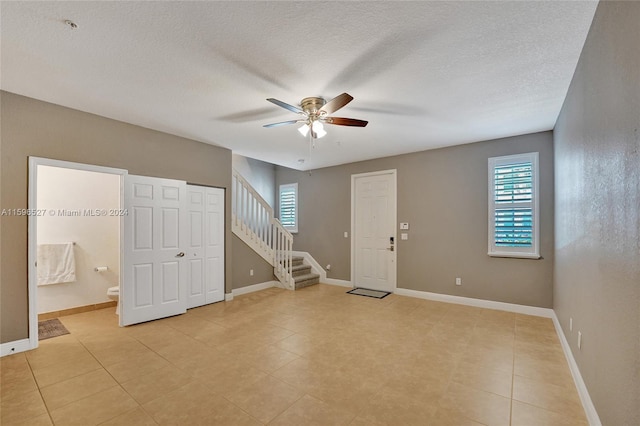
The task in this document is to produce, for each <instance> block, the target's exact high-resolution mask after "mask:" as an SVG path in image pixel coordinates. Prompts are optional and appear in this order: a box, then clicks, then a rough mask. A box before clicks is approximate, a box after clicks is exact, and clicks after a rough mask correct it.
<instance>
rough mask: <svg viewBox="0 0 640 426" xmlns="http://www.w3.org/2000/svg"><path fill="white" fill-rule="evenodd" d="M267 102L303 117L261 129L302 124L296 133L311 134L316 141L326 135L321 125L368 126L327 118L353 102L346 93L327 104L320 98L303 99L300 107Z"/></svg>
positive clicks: (345, 119)
mask: <svg viewBox="0 0 640 426" xmlns="http://www.w3.org/2000/svg"><path fill="white" fill-rule="evenodd" d="M267 100H268V101H269V102H271V103H273V104H276V105H278V106H279V107H282V108H284V109H288V110H289V111H292V112H295V113H296V114H300V115H303V116H304V118H301V119H298V120H289V121H282V122H279V123H271V124H265V125H264V126H262V127H277V126H284V125H287V124H296V123H304V124H303V125H302V127H300V128H299V129H298V131H299V132H300V133H301V134H302V135H303V136H307V134H308V133H309V132H311V137H312V138H313V139H318V138H321V137H323V136H324V135H326V134H327V132H326V131H325V130H324V127H323V123H326V124H333V125H336V126H354V127H365V126H366V125H367V124H368V121H364V120H356V119H355V118H343V117H329V115H330V114H333V113H334V112H336V111H337V110H339V109H340V108H342V107H343V106H345V105H346V104H348V103H349V102H351V101H352V100H353V96H351V95H349V94H348V93H343V94H341V95H338V96H336V97H335V98H333V99H331V100H330V101H329V102H327V101H326V100H325V99H324V98H320V97H310V98H304V99H303V100H301V101H300V107H297V106H293V105H289V104H287V103H285V102H282V101H279V100H277V99H274V98H269V99H267Z"/></svg>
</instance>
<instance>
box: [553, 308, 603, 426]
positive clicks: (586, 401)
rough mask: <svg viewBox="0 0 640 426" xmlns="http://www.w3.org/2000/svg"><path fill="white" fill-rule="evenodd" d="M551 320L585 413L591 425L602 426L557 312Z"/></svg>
mask: <svg viewBox="0 0 640 426" xmlns="http://www.w3.org/2000/svg"><path fill="white" fill-rule="evenodd" d="M551 319H553V325H554V326H555V327H556V333H558V338H559V339H560V345H561V346H562V350H563V351H564V356H565V357H566V358H567V362H568V363H569V370H571V375H572V376H573V381H574V383H575V384H576V388H577V389H578V395H579V396H580V401H581V402H582V407H583V408H584V412H585V414H586V415H587V420H588V421H589V425H591V426H602V422H601V421H600V417H599V416H598V412H597V411H596V407H595V406H594V405H593V401H591V396H589V391H588V390H587V385H586V384H585V383H584V380H582V374H580V369H579V368H578V363H576V360H575V358H574V357H573V352H571V347H570V346H569V342H567V337H566V336H565V335H564V331H563V330H562V327H561V326H560V321H559V320H558V317H557V315H556V313H555V312H553V316H552V317H551Z"/></svg>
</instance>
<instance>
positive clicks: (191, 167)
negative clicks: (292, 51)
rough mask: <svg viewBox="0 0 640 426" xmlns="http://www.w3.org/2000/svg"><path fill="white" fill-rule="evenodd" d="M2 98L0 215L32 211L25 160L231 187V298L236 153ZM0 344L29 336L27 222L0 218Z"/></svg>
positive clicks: (228, 271)
mask: <svg viewBox="0 0 640 426" xmlns="http://www.w3.org/2000/svg"><path fill="white" fill-rule="evenodd" d="M0 93H1V99H0V102H1V120H2V129H1V134H0V137H1V140H2V142H1V143H2V146H1V148H2V158H1V171H0V178H1V198H0V208H3V209H10V208H27V189H28V182H27V176H28V175H27V173H28V170H27V169H28V157H29V156H37V157H46V158H53V159H57V160H66V161H74V162H78V163H86V164H95V165H99V166H108V167H117V168H122V169H127V170H129V172H130V173H131V174H137V175H145V176H156V177H164V178H171V179H181V180H186V181H188V182H190V183H196V184H202V185H210V186H217V187H222V188H226V189H227V190H226V202H227V208H226V212H225V213H226V223H225V230H226V232H225V234H226V235H225V247H226V248H225V253H226V265H225V266H226V283H225V287H226V291H227V292H229V291H231V282H232V281H231V232H230V224H231V211H230V206H231V202H230V199H231V190H230V188H231V151H229V150H227V149H224V148H219V147H215V146H211V145H207V144H204V143H200V142H196V141H193V140H189V139H184V138H181V137H177V136H173V135H169V134H166V133H161V132H156V131H153V130H149V129H145V128H142V127H138V126H133V125H130V124H126V123H123V122H119V121H115V120H110V119H108V118H104V117H99V116H96V115H93V114H88V113H84V112H81V111H77V110H72V109H69V108H64V107H61V106H58V105H53V104H50V103H46V102H40V101H37V100H35V99H30V98H26V97H23V96H18V95H15V94H12V93H7V92H0ZM0 228H1V229H2V243H1V246H2V258H1V260H0V267H1V271H0V295H1V297H2V299H1V300H0V311H1V314H0V315H1V316H0V323H1V328H0V337H1V341H2V343H5V342H10V341H15V340H20V339H25V338H27V337H28V297H27V289H28V286H27V218H26V217H11V216H5V217H2V222H1V224H0Z"/></svg>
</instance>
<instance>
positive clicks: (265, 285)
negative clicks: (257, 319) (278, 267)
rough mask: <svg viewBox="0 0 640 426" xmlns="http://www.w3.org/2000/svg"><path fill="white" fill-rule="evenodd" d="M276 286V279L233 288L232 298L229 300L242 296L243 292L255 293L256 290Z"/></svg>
mask: <svg viewBox="0 0 640 426" xmlns="http://www.w3.org/2000/svg"><path fill="white" fill-rule="evenodd" d="M275 286H276V281H267V282H264V283H259V284H253V285H248V286H246V287H240V288H234V289H233V290H231V299H229V300H233V298H234V297H236V296H240V295H241V294H247V293H253V292H254V291H260V290H265V289H267V288H271V287H275ZM225 300H226V295H225Z"/></svg>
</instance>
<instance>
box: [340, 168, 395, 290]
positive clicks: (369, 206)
mask: <svg viewBox="0 0 640 426" xmlns="http://www.w3.org/2000/svg"><path fill="white" fill-rule="evenodd" d="M351 186H352V197H353V200H352V206H353V207H352V213H351V214H352V219H353V224H352V235H351V236H352V241H353V259H352V265H353V274H352V276H353V277H354V285H355V286H356V287H364V288H370V289H374V290H383V291H393V290H395V288H396V251H395V249H396V228H395V222H396V172H395V170H391V171H384V172H376V173H366V174H362V175H353V176H352V185H351Z"/></svg>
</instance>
